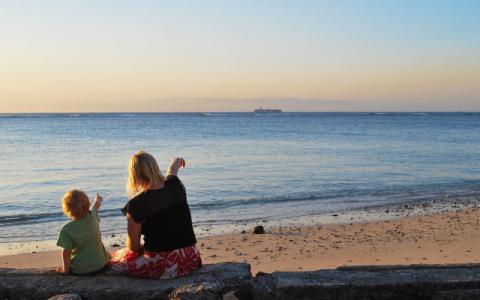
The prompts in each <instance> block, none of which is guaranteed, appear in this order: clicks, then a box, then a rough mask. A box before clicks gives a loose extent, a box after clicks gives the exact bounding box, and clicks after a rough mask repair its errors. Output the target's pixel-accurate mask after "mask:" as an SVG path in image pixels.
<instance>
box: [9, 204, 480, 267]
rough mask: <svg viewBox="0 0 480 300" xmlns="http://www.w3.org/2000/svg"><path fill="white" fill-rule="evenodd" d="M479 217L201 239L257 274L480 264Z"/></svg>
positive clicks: (31, 258) (205, 250)
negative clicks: (372, 266)
mask: <svg viewBox="0 0 480 300" xmlns="http://www.w3.org/2000/svg"><path fill="white" fill-rule="evenodd" d="M386 212H388V210H387V211H386ZM479 220H480V208H476V207H473V208H465V209H458V210H455V209H452V210H451V211H447V212H435V213H430V214H427V215H415V216H404V217H401V218H398V219H393V220H383V221H376V222H360V223H347V224H340V225H339V224H336V225H313V226H312V225H310V226H292V227H276V226H275V227H270V226H269V225H268V223H263V224H259V225H262V226H264V228H265V234H253V233H252V232H250V231H247V230H245V231H244V232H239V233H230V234H222V235H215V236H209V237H202V238H199V240H198V245H199V248H200V251H201V253H202V257H203V260H204V262H205V263H217V262H225V261H236V262H247V263H249V264H251V266H252V273H253V274H256V273H257V272H273V271H305V270H317V269H324V268H336V267H338V266H343V265H350V266H352V265H385V264H388V265H391V264H394V265H397V264H445V263H478V262H480V248H479V247H478V245H479V244H480V224H479ZM114 249H115V248H113V249H111V250H112V251H113V250H114ZM60 263H61V259H60V251H58V250H57V251H44V252H36V253H29V254H19V255H9V256H2V257H0V268H50V267H55V266H57V265H60Z"/></svg>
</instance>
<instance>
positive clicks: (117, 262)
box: [108, 245, 202, 279]
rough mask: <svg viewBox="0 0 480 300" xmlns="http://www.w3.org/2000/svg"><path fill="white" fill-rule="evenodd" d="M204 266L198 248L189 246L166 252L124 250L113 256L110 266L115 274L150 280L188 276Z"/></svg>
mask: <svg viewBox="0 0 480 300" xmlns="http://www.w3.org/2000/svg"><path fill="white" fill-rule="evenodd" d="M201 265H202V259H201V257H200V251H198V248H197V247H196V246H195V245H193V246H188V247H185V248H181V249H176V250H172V251H164V252H150V251H144V252H143V254H142V253H137V252H132V251H130V250H128V249H127V248H123V249H120V250H118V251H117V252H115V254H113V255H112V258H111V260H110V262H109V263H108V266H109V267H110V269H111V270H112V271H113V272H114V273H118V274H120V275H129V276H135V277H142V278H149V279H167V278H175V277H181V276H186V275H188V274H190V273H192V272H193V271H195V270H196V269H198V268H200V267H201Z"/></svg>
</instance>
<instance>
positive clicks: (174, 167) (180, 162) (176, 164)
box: [166, 157, 185, 176]
mask: <svg viewBox="0 0 480 300" xmlns="http://www.w3.org/2000/svg"><path fill="white" fill-rule="evenodd" d="M181 167H184V168H185V160H184V159H183V158H180V157H176V158H174V159H172V161H171V162H170V165H169V166H168V169H167V175H166V176H169V175H175V176H177V173H178V169H180V168H181Z"/></svg>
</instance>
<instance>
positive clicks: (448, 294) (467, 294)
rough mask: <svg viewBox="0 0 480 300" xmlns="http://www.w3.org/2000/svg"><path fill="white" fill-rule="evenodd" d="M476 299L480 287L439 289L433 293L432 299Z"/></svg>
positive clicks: (478, 297) (479, 293)
mask: <svg viewBox="0 0 480 300" xmlns="http://www.w3.org/2000/svg"><path fill="white" fill-rule="evenodd" d="M458 299H461V300H478V299H480V289H472V290H456V291H439V292H436V293H434V294H433V297H432V300H458Z"/></svg>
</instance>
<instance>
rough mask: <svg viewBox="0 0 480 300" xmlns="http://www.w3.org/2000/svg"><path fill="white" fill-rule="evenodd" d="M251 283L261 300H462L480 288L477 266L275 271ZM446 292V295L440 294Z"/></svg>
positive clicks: (478, 266)
mask: <svg viewBox="0 0 480 300" xmlns="http://www.w3.org/2000/svg"><path fill="white" fill-rule="evenodd" d="M253 281H254V282H253V283H252V295H253V298H254V299H262V300H267V299H319V297H320V296H321V299H326V300H328V299H332V300H333V299H342V300H345V299H463V298H455V296H456V295H467V296H469V297H470V298H468V297H467V298H465V299H479V297H476V298H475V297H473V296H471V295H478V290H479V289H480V265H478V264H477V265H412V266H364V267H361V266H359V267H342V268H338V269H336V270H320V271H313V272H274V273H272V274H265V275H263V276H260V277H256V278H255V279H254V280H253ZM445 290H448V292H442V291H445ZM475 290H477V291H475ZM454 291H455V292H454ZM476 293H477V294H476ZM452 295H453V296H452ZM434 296H435V297H436V298H435V297H434ZM448 296H452V297H450V298H448Z"/></svg>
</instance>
